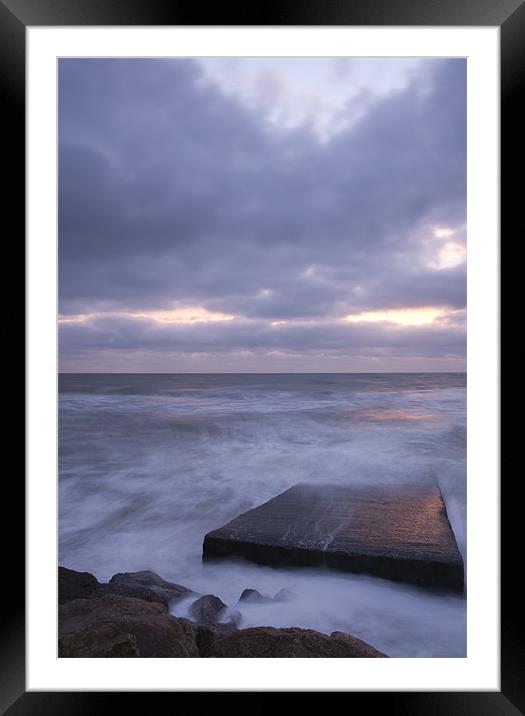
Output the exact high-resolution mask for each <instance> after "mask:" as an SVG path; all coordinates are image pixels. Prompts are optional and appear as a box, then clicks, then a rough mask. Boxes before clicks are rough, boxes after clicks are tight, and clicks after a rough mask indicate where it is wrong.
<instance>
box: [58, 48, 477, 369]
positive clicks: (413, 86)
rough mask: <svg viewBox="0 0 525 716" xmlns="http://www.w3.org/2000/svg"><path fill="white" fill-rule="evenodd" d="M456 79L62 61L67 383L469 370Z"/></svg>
mask: <svg viewBox="0 0 525 716" xmlns="http://www.w3.org/2000/svg"><path fill="white" fill-rule="evenodd" d="M465 221H466V62H465V60H461V59H453V60H429V59H425V60H417V59H405V60H403V59H341V58H338V59H330V58H328V59H274V58H272V59H241V58H235V59H203V60H197V59H195V60H185V59H173V60H163V59H159V60H144V59H136V60H133V59H123V60H95V59H80V60H72V59H63V60H60V63H59V272H60V285H59V289H60V291H59V293H60V307H59V311H60V315H59V339H60V343H59V346H60V354H59V355H60V369H61V370H62V371H79V372H82V371H88V372H90V371H96V372H104V371H108V372H113V371H116V372H119V371H122V372H127V371H136V372H200V371H204V372H225V371H226V372H230V371H234V372H258V371H263V372H272V371H278V372H286V371H294V372H295V371H298V372H310V371H312V372H331V371H337V372H346V371H371V372H374V371H449V370H452V371H453V370H464V369H465V344H466V336H465V322H466V315H465V308H466V226H465Z"/></svg>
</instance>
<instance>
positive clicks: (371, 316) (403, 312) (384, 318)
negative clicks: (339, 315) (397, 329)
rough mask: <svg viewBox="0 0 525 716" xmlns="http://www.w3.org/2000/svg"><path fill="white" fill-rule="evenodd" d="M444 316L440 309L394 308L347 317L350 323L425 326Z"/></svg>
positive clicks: (353, 314) (352, 314)
mask: <svg viewBox="0 0 525 716" xmlns="http://www.w3.org/2000/svg"><path fill="white" fill-rule="evenodd" d="M442 315H443V311H442V310H441V309H440V308H432V307H426V308H394V309H386V310H383V311H365V312H362V313H351V314H349V315H348V316H345V320H346V321H349V322H350V323H361V322H370V323H382V322H387V323H396V324H397V325H398V326H424V325H427V324H430V323H433V322H434V320H435V319H436V318H438V317H439V316H442Z"/></svg>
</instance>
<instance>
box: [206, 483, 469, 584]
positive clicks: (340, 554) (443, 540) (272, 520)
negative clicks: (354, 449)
mask: <svg viewBox="0 0 525 716" xmlns="http://www.w3.org/2000/svg"><path fill="white" fill-rule="evenodd" d="M232 556H236V557H244V558H246V559H250V560H252V561H253V562H257V563H259V564H270V565H272V566H278V565H291V566H316V567H321V566H324V567H330V568H332V569H340V570H345V571H349V572H357V573H359V572H364V573H368V574H372V575H376V576H379V577H383V578H385V579H392V580H396V581H402V582H410V583H414V584H418V585H421V586H425V587H432V588H437V589H447V590H453V591H456V592H463V581H464V580H463V560H462V558H461V555H460V553H459V550H458V547H457V544H456V540H455V537H454V533H453V532H452V528H451V526H450V523H449V521H448V517H447V512H446V509H445V504H444V502H443V498H442V496H441V491H440V490H439V487H437V485H405V486H401V487H400V486H391V485H381V486H374V487H366V488H365V487H345V486H340V485H334V486H327V485H323V486H317V485H311V484H307V483H300V484H298V485H295V486H294V487H292V488H290V489H289V490H287V491H286V492H283V493H282V494H281V495H278V496H277V497H274V498H273V499H271V500H269V501H268V502H266V503H265V504H263V505H261V506H260V507H256V508H255V509H253V510H249V511H248V512H245V513H243V514H241V515H239V516H238V517H236V518H235V519H233V520H232V521H231V522H229V523H228V524H227V525H225V526H224V527H221V528H219V529H217V530H214V531H213V532H210V533H208V534H207V535H206V536H205V538H204V545H203V559H213V558H220V557H232Z"/></svg>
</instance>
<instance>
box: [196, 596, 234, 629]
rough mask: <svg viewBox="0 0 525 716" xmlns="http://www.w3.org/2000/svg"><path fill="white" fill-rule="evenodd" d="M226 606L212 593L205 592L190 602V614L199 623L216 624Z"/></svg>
mask: <svg viewBox="0 0 525 716" xmlns="http://www.w3.org/2000/svg"><path fill="white" fill-rule="evenodd" d="M227 608H228V607H227V606H226V604H225V603H224V602H223V601H222V599H219V597H216V596H215V595H214V594H205V595H204V596H203V597H200V599H197V600H196V601H194V602H193V604H191V606H190V609H189V612H190V614H191V616H192V617H193V618H194V619H196V620H197V621H198V622H200V623H201V624H217V623H218V622H219V621H220V616H221V615H222V613H223V612H224V611H225V610H226V609H227Z"/></svg>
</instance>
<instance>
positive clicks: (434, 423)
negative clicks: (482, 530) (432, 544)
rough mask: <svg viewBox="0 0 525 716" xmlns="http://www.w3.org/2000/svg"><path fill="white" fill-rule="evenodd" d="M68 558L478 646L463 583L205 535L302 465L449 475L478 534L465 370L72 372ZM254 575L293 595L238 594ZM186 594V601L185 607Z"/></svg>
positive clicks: (416, 649) (66, 410)
mask: <svg viewBox="0 0 525 716" xmlns="http://www.w3.org/2000/svg"><path fill="white" fill-rule="evenodd" d="M58 422H59V446H58V447H59V450H58V452H59V469H58V473H59V474H58V478H59V488H58V498H59V531H58V532H59V534H58V538H59V539H58V541H59V545H58V554H59V564H61V565H63V566H66V567H69V568H71V569H75V570H79V571H88V572H91V573H92V574H95V576H96V577H97V578H98V579H99V580H100V581H107V580H109V579H110V578H111V576H112V575H113V574H115V573H117V572H133V571H138V570H152V571H154V572H156V573H157V574H159V575H160V576H162V577H163V578H164V579H167V580H169V581H174V582H177V583H178V584H182V585H185V586H187V587H189V588H191V589H192V590H194V591H196V592H198V593H201V594H215V595H217V596H219V597H220V598H221V599H222V600H223V601H224V602H225V603H226V604H228V605H230V606H232V607H233V608H235V609H237V610H238V611H239V612H240V613H241V617H242V622H241V627H242V628H244V627H249V626H259V625H267V626H275V627H288V626H297V627H303V628H309V629H316V630H318V631H321V632H323V633H326V634H330V633H331V632H333V631H345V632H349V633H351V634H353V635H355V636H357V637H359V638H361V639H363V640H364V641H366V642H368V643H370V644H372V645H373V646H375V647H376V648H378V649H380V650H381V651H383V652H385V653H386V654H388V655H389V656H393V657H465V656H466V605H467V600H466V598H465V597H461V596H454V595H450V594H440V593H434V592H431V591H428V590H425V589H423V588H420V587H415V586H409V585H403V584H396V583H392V582H390V581H388V580H384V579H379V578H375V577H370V576H365V575H352V574H348V573H342V572H335V571H329V570H321V569H312V568H286V569H284V568H273V567H265V566H259V565H255V564H251V563H249V562H246V561H242V560H231V561H230V560H225V561H218V562H211V563H210V562H206V563H203V562H202V542H203V538H204V535H205V534H206V533H207V532H210V531H211V530H214V529H216V528H218V527H220V526H222V525H223V524H225V523H226V522H228V521H229V520H231V519H233V518H234V517H236V516H237V515H239V514H240V513H242V512H244V511H246V510H248V509H251V508H253V507H256V506H258V505H260V504H262V503H263V502H265V501H267V500H268V499H270V498H272V497H274V496H276V495H278V494H280V493H281V492H283V491H284V490H286V489H287V488H289V487H291V486H292V485H295V484H296V483H298V482H301V481H309V482H316V483H318V484H319V485H322V484H334V483H337V484H349V485H352V484H356V485H357V484H365V485H371V484H374V483H376V482H381V483H384V482H385V481H387V482H389V483H392V484H399V485H404V484H406V483H421V482H425V481H436V482H437V483H438V484H439V486H440V488H441V492H442V494H443V498H444V500H445V504H446V509H447V514H448V517H449V520H450V523H451V525H452V529H453V531H454V534H455V537H456V541H457V543H458V547H459V549H460V552H461V554H462V556H463V560H464V563H465V567H466V563H467V545H466V375H465V374H464V373H413V374H409V373H388V374H386V373H385V374H380V373H369V374H365V373H337V374H319V373H316V374H304V373H294V374H244V373H243V374H129V373H126V374H114V373H113V374H100V373H91V374H72V373H63V374H60V376H59V411H58ZM246 588H252V589H257V590H258V591H259V592H261V593H262V594H263V595H265V596H270V597H271V596H273V595H274V594H275V593H277V592H278V591H280V590H281V589H285V590H288V591H289V592H290V593H291V595H290V599H289V600H288V601H284V602H274V603H265V604H249V603H241V604H239V605H237V604H236V602H237V600H238V598H239V596H240V594H241V592H242V591H243V590H244V589H246ZM188 606H189V603H188V600H183V601H182V602H180V603H178V604H175V605H174V607H173V613H174V614H176V615H179V616H184V615H186V614H187V610H188Z"/></svg>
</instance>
